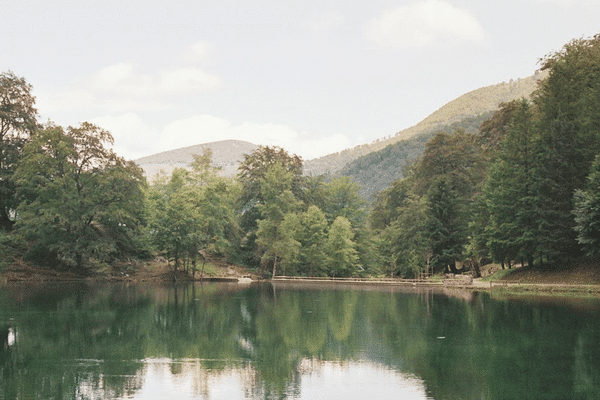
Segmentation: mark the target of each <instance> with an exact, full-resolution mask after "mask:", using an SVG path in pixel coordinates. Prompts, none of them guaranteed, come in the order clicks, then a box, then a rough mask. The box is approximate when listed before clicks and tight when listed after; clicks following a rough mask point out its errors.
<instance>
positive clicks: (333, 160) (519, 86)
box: [304, 71, 546, 176]
mask: <svg viewBox="0 0 600 400" xmlns="http://www.w3.org/2000/svg"><path fill="white" fill-rule="evenodd" d="M545 76H546V73H545V72H538V71H536V73H535V74H534V75H532V76H530V77H527V78H524V79H517V80H511V81H510V82H508V83H506V82H503V83H499V84H497V85H491V86H486V87H483V88H479V89H476V90H473V91H471V92H468V93H466V94H464V95H462V96H460V97H458V98H457V99H455V100H452V101H451V102H449V103H447V104H446V105H444V106H443V107H441V108H440V109H439V110H437V111H435V112H434V113H433V114H431V115H429V116H428V117H427V118H425V119H424V120H423V121H421V122H419V123H418V124H417V125H415V126H412V127H410V128H408V129H405V130H403V131H400V132H398V133H396V134H395V135H394V136H392V137H390V138H387V139H384V140H376V141H375V142H373V143H370V144H363V145H360V146H356V147H354V148H352V149H347V150H343V151H341V152H339V153H333V154H329V155H326V156H324V157H320V158H315V159H312V160H307V161H305V162H304V173H305V174H306V175H314V176H317V175H323V174H328V173H329V174H334V173H336V172H338V171H340V170H341V169H342V168H344V167H345V166H346V165H347V164H348V163H350V162H352V161H354V160H356V159H357V158H359V157H361V156H364V155H367V154H369V153H372V152H374V151H378V150H382V149H384V148H385V147H387V146H389V145H391V144H394V143H397V142H399V141H401V140H406V139H409V138H411V137H413V136H416V135H419V134H423V133H426V132H431V131H432V130H433V131H434V130H436V128H437V127H441V126H444V125H450V124H452V123H454V122H458V121H461V120H464V119H466V118H470V117H476V116H477V115H481V114H483V113H486V112H490V111H494V110H495V109H497V108H498V105H499V104H500V103H502V102H507V101H510V100H513V99H520V98H522V97H525V98H527V97H529V96H531V94H532V93H533V91H534V90H535V89H536V88H537V82H538V81H539V80H540V79H543V78H544V77H545Z"/></svg>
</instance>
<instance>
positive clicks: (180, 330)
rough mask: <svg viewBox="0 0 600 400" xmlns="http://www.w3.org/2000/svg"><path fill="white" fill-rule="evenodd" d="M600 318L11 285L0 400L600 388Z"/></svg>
mask: <svg viewBox="0 0 600 400" xmlns="http://www.w3.org/2000/svg"><path fill="white" fill-rule="evenodd" d="M599 315H600V302H599V301H597V300H593V299H588V300H585V299H582V300H569V299H560V298H558V299H557V298H552V299H548V298H536V297H529V298H524V299H511V300H506V299H494V298H491V297H490V296H489V295H488V294H486V293H479V294H478V293H469V292H461V291H458V290H457V291H453V292H431V291H416V290H414V289H412V288H407V289H400V288H391V287H371V286H362V287H361V286H355V287H346V286H344V287H340V286H335V285H331V286H313V287H310V286H290V285H287V286H286V285H281V284H278V285H277V286H275V287H274V286H272V285H271V284H261V285H251V286H238V285H228V284H220V285H216V284H214V285H204V286H195V287H194V286H191V285H190V286H180V287H177V288H175V287H172V286H155V285H154V286H153V285H145V286H124V285H102V286H84V285H79V286H69V285H62V286H35V287H34V286H10V287H8V288H3V287H0V342H1V344H0V399H106V398H117V399H120V398H123V399H166V398H177V399H241V398H250V399H255V398H256V399H263V398H265V399H266V398H268V399H271V398H277V399H279V398H289V399H297V398H301V399H336V398H337V399H346V400H350V399H363V398H369V399H375V398H377V399H392V398H393V399H398V398H401V399H580V398H581V399H597V398H600V318H599Z"/></svg>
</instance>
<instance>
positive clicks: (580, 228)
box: [573, 156, 600, 257]
mask: <svg viewBox="0 0 600 400" xmlns="http://www.w3.org/2000/svg"><path fill="white" fill-rule="evenodd" d="M573 214H574V215H575V231H576V232H577V242H578V243H579V244H581V245H582V246H583V251H584V252H585V253H586V255H588V256H589V257H598V256H600V156H596V160H595V161H594V163H593V164H592V169H591V171H590V174H589V176H588V182H587V185H586V188H585V190H577V191H576V192H575V207H574V210H573Z"/></svg>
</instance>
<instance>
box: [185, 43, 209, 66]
mask: <svg viewBox="0 0 600 400" xmlns="http://www.w3.org/2000/svg"><path fill="white" fill-rule="evenodd" d="M212 51H213V45H212V44H210V43H208V42H203V41H200V42H197V43H194V44H193V45H191V46H189V47H188V48H187V50H186V51H185V53H184V54H183V60H184V62H185V63H186V64H191V65H194V64H197V63H199V62H202V61H204V60H205V59H206V57H207V56H208V54H209V53H210V52H212Z"/></svg>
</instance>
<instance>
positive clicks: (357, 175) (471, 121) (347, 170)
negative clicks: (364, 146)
mask: <svg viewBox="0 0 600 400" xmlns="http://www.w3.org/2000/svg"><path fill="white" fill-rule="evenodd" d="M492 114H493V112H492V111H488V112H485V113H482V114H479V115H477V116H475V117H469V118H464V119H462V120H460V121H456V122H454V123H451V124H447V125H442V126H439V125H435V126H434V127H432V128H430V129H429V130H427V131H426V132H423V133H421V134H418V135H415V136H413V137H411V138H409V139H403V140H400V141H398V142H396V143H393V144H390V145H387V146H386V147H385V148H383V149H381V150H378V151H374V152H372V153H369V154H367V155H364V156H362V157H359V158H357V159H356V160H354V161H352V162H350V163H348V164H347V165H346V166H345V167H344V168H342V169H341V170H340V171H338V173H337V174H336V175H342V176H348V177H350V178H351V179H352V180H353V181H355V182H356V183H358V184H359V185H360V187H361V189H360V194H361V196H362V197H364V198H365V199H367V200H369V199H370V198H371V195H372V194H373V193H375V192H379V191H382V190H384V189H385V188H387V187H388V186H389V185H390V183H392V182H394V181H395V180H396V179H398V178H401V177H402V173H403V169H404V166H405V165H406V164H407V163H408V162H411V161H412V160H415V159H416V158H417V157H419V156H420V155H421V154H422V153H423V150H424V149H425V144H426V143H427V141H429V139H431V138H432V137H433V136H434V135H435V134H436V133H438V132H446V133H452V132H454V131H456V130H458V129H462V130H464V131H466V132H468V133H476V132H477V130H478V129H479V125H481V123H482V122H483V121H484V120H486V119H488V118H490V117H491V116H492Z"/></svg>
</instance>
